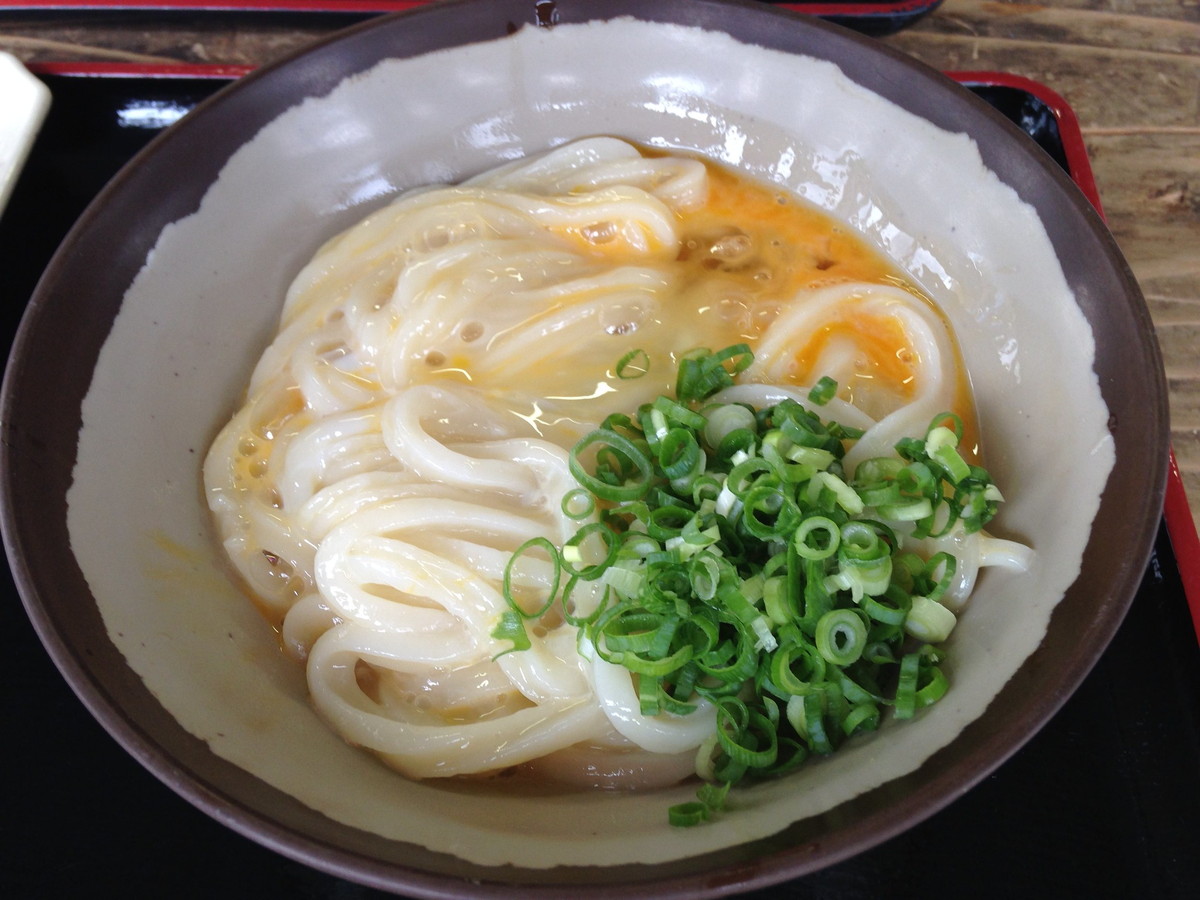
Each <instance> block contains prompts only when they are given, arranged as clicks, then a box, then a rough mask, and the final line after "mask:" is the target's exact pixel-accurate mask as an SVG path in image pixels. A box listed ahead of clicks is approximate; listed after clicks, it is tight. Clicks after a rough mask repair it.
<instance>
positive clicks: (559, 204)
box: [204, 138, 1028, 786]
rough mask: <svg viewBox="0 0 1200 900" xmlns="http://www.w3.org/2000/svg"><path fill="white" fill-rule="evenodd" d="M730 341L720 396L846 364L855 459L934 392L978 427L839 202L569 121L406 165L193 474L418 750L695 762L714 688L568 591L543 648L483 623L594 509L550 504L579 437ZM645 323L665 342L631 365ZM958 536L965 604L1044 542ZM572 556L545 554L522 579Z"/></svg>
mask: <svg viewBox="0 0 1200 900" xmlns="http://www.w3.org/2000/svg"><path fill="white" fill-rule="evenodd" d="M735 341H746V342H748V343H750V344H751V346H752V347H753V348H754V351H755V362H754V365H753V366H752V368H751V369H750V370H748V371H747V372H746V373H744V376H743V379H742V380H743V382H744V383H743V384H740V385H738V386H737V387H733V388H730V389H728V390H727V391H726V392H725V393H724V395H723V396H719V397H717V398H716V399H717V400H730V401H741V402H748V403H751V404H754V405H755V406H765V405H769V404H770V403H773V402H777V401H778V400H779V399H781V398H783V397H794V398H797V399H801V400H803V398H804V395H805V393H806V390H807V389H806V387H805V385H806V384H809V383H811V382H812V381H815V380H816V379H817V378H819V377H820V376H822V375H828V376H831V377H833V378H835V379H837V380H838V382H839V383H840V384H841V385H842V386H843V390H842V392H841V394H840V395H839V398H837V399H835V400H834V401H832V402H831V404H830V405H829V406H828V407H827V408H826V411H825V412H824V413H823V414H824V415H827V416H829V417H830V418H833V419H836V420H838V421H840V422H842V423H843V424H846V425H850V426H854V427H860V428H863V429H865V434H864V436H863V438H862V439H861V441H859V443H858V444H857V445H856V446H855V447H854V448H852V449H851V450H850V452H849V454H848V456H847V457H846V460H845V465H846V469H847V472H848V473H851V474H852V472H853V467H854V465H856V464H857V462H858V461H859V460H861V459H863V458H867V457H869V456H874V455H879V454H881V453H887V452H889V450H890V448H891V446H892V445H893V444H894V443H895V441H896V440H897V439H899V438H900V437H903V436H906V435H913V434H921V433H923V432H924V429H925V427H926V426H927V425H928V422H929V420H930V418H931V417H932V416H933V415H935V414H936V413H938V412H939V411H942V410H947V409H952V410H955V411H956V412H958V413H959V414H960V415H961V416H962V417H963V419H964V420H965V421H966V422H967V423H968V435H969V436H971V441H965V442H964V446H967V447H970V446H971V442H972V441H973V440H975V438H974V431H973V428H972V426H971V422H972V421H973V420H972V416H971V412H972V410H971V403H970V397H969V393H968V390H967V385H966V379H965V375H964V373H963V371H962V368H961V365H960V362H959V359H958V356H957V353H958V351H957V348H956V345H955V343H954V341H953V339H952V336H951V335H950V333H949V331H948V329H947V327H946V324H945V322H944V320H943V319H942V318H941V316H940V315H939V314H938V313H937V311H936V310H935V309H934V308H933V307H932V306H931V305H930V304H929V303H928V301H926V300H925V299H924V298H923V297H921V296H920V295H919V293H917V292H915V291H914V290H912V289H911V288H909V287H907V286H905V285H904V284H903V282H902V281H901V279H900V278H899V277H898V276H897V274H896V273H895V272H894V271H893V270H892V269H891V268H889V267H888V265H887V264H886V263H885V262H884V261H882V260H881V259H880V258H879V257H877V256H876V255H874V254H873V253H871V252H869V251H867V250H866V249H865V248H863V247H862V246H861V245H860V244H858V243H857V242H856V240H855V239H854V238H853V237H852V236H851V235H849V234H846V233H843V232H842V231H840V229H838V228H837V227H836V226H835V225H833V224H832V223H831V222H830V221H829V220H828V219H826V218H825V217H824V215H823V214H821V213H819V212H816V211H814V210H811V209H808V208H807V207H804V206H802V205H800V204H799V202H798V201H796V200H795V199H793V198H789V197H787V196H784V195H782V194H780V193H779V192H778V191H774V190H772V189H771V188H769V187H767V186H764V185H758V184H755V183H751V182H748V181H746V180H744V179H740V178H738V177H736V176H734V175H732V174H731V173H729V172H726V171H724V170H722V169H719V168H716V167H712V166H709V165H707V164H706V163H704V162H702V161H700V160H697V159H693V158H686V157H674V156H649V155H645V154H643V153H642V152H640V151H639V150H638V149H637V148H635V147H633V146H631V145H629V144H626V143H624V142H622V141H619V140H616V139H610V138H598V139H590V140H585V141H580V142H577V143H574V144H571V145H568V146H565V147H561V148H559V149H557V150H554V151H552V152H549V153H547V154H545V155H543V156H540V157H537V158H533V159H529V160H525V161H521V162H519V163H516V164H512V165H509V166H506V167H504V168H501V169H498V170H495V171H492V172H489V173H487V174H485V175H482V176H480V177H478V178H475V179H473V180H470V181H467V182H465V183H463V184H461V185H459V186H455V187H437V188H427V189H421V190H416V191H412V192H410V193H407V194H405V195H403V196H401V197H400V198H399V199H397V200H396V201H395V202H394V203H392V204H391V205H389V206H387V207H385V208H383V209H380V210H379V211H377V212H375V213H373V214H372V215H370V216H368V217H367V218H366V219H364V220H363V221H362V222H360V223H359V224H357V225H356V226H354V227H352V228H351V229H349V230H348V231H346V232H345V233H343V234H341V235H339V236H337V237H336V238H334V239H333V240H331V241H330V242H329V243H327V244H326V245H325V246H324V247H322V248H321V250H320V251H319V252H318V253H317V254H316V256H315V257H314V258H313V259H312V261H311V262H310V263H309V264H308V265H307V266H306V267H305V268H304V269H303V270H302V271H301V272H300V274H299V275H298V277H297V278H296V279H295V282H294V283H293V284H292V286H291V288H290V290H289V292H288V294H287V298H286V302H285V305H284V309H283V314H282V320H281V323H280V330H279V334H278V336H277V337H276V338H275V340H274V341H273V342H272V344H271V345H270V347H268V349H267V350H266V352H265V353H264V355H263V357H262V359H261V360H260V361H259V363H258V365H257V367H256V368H255V370H254V373H253V376H252V378H251V381H250V385H249V388H248V391H247V396H246V400H245V404H244V405H243V406H242V408H241V409H240V410H239V411H238V412H237V414H236V415H235V416H234V418H233V420H232V421H231V422H230V423H229V424H228V425H227V426H226V427H225V428H224V429H223V430H222V432H221V433H220V435H219V436H218V437H217V439H216V441H215V442H214V444H213V446H212V448H211V450H210V452H209V455H208V457H207V460H206V463H205V469H204V479H205V486H206V489H207V495H208V500H209V504H210V506H211V509H212V511H213V513H214V516H215V521H216V525H217V528H218V531H219V534H220V536H221V539H222V541H223V543H224V547H225V549H226V551H227V553H228V555H229V558H230V559H231V561H232V563H233V565H234V566H235V568H236V570H237V572H238V573H239V575H240V577H241V578H242V580H243V581H244V583H245V585H246V587H247V588H248V590H249V592H250V593H251V594H252V595H253V596H254V597H255V598H256V601H257V602H258V603H259V605H260V607H261V608H262V610H263V611H264V613H265V614H266V615H267V616H268V617H269V618H270V619H271V620H272V621H273V622H275V623H276V624H277V625H278V627H279V628H280V631H281V635H282V640H283V644H284V648H285V650H286V651H287V652H288V653H289V654H290V655H292V656H294V657H295V658H296V659H297V660H300V661H303V663H304V665H305V666H306V671H307V678H308V684H309V688H310V691H311V695H312V700H313V703H314V704H315V706H316V708H317V710H318V711H319V712H320V714H321V715H322V716H323V717H324V718H325V719H326V720H327V721H328V722H329V723H330V724H331V725H332V727H333V728H335V729H336V730H337V731H338V732H339V733H340V734H341V735H343V736H344V737H345V738H346V740H348V741H350V742H352V743H353V744H356V745H359V746H362V747H365V748H367V749H368V750H371V751H373V752H374V753H376V754H378V755H379V756H380V757H381V758H382V759H384V760H385V761H386V762H387V763H388V764H389V765H391V766H393V767H395V768H396V769H398V770H400V771H401V772H403V773H405V774H406V775H409V776H411V777H416V778H428V777H439V776H441V777H444V776H454V775H474V774H483V773H491V772H496V771H498V770H504V769H507V768H510V767H514V766H526V767H528V768H530V769H532V770H534V771H537V772H540V773H541V774H544V775H547V776H548V777H552V778H555V779H558V780H565V781H570V782H575V783H581V784H594V785H600V786H625V785H656V784H665V783H672V782H675V781H678V780H679V779H680V778H682V777H684V776H686V775H688V774H689V773H691V772H692V771H693V770H694V757H695V751H696V748H697V747H698V746H699V745H700V744H701V743H702V742H703V741H704V740H705V738H706V736H707V735H709V734H710V733H711V732H712V730H713V728H714V711H713V709H712V707H711V706H710V705H709V704H708V703H707V702H705V701H700V703H699V708H698V709H697V711H696V712H694V713H693V714H691V715H687V716H675V715H670V714H665V713H664V714H661V715H658V716H645V715H643V714H642V713H641V711H640V707H639V703H638V698H637V693H636V689H635V684H634V682H633V676H631V674H630V673H629V672H628V671H627V670H625V669H623V668H620V667H618V666H614V665H612V664H610V663H607V662H605V661H604V660H602V659H600V658H599V657H598V656H596V655H595V654H591V655H590V656H589V655H588V654H587V653H586V645H585V647H584V650H585V652H583V653H581V652H580V650H579V649H578V645H577V634H576V631H575V629H574V628H573V627H572V626H570V625H568V624H566V623H564V622H562V621H561V619H558V618H555V616H554V614H553V613H548V614H547V615H546V616H545V617H543V619H542V620H541V621H540V622H537V623H536V627H535V628H531V629H529V631H530V637H531V639H532V643H533V646H532V647H531V649H529V650H527V651H523V652H515V653H504V651H506V650H508V649H510V644H509V642H508V641H505V640H499V639H497V638H495V637H493V636H492V632H493V630H494V629H495V628H496V625H497V622H498V620H499V618H500V617H501V615H502V614H503V613H504V611H505V610H506V609H507V603H506V600H505V598H504V596H503V592H502V589H501V582H502V580H503V576H504V570H505V566H506V565H507V564H508V562H509V559H510V558H511V556H512V554H513V552H514V551H515V550H516V549H517V548H518V547H520V546H521V545H522V544H524V543H525V542H526V541H528V540H529V539H531V538H534V537H545V538H548V539H549V540H550V541H551V542H553V543H554V544H556V545H561V544H562V543H563V542H564V541H566V540H567V539H568V538H569V537H570V536H571V535H572V534H574V533H575V531H576V530H577V529H578V527H579V522H578V521H575V520H572V519H569V518H568V517H567V516H566V515H565V513H564V512H563V510H562V508H561V500H562V498H563V496H564V494H566V493H567V492H568V491H570V490H571V489H572V488H574V487H575V482H574V479H573V478H572V476H571V475H570V473H569V471H568V468H567V452H566V450H565V449H564V448H568V447H570V446H572V445H573V444H574V443H575V441H577V440H578V439H579V438H580V437H581V436H582V435H584V434H586V433H587V432H588V431H590V430H591V429H592V428H594V427H595V426H596V425H597V424H598V423H599V422H600V421H601V420H602V419H603V418H604V417H605V416H606V415H608V414H609V413H610V412H614V411H632V410H634V409H636V408H637V406H638V405H639V404H641V403H645V402H649V401H651V400H653V398H654V397H655V396H657V395H658V394H662V393H670V391H671V388H672V383H673V376H674V372H675V365H676V360H677V358H678V354H679V353H682V352H684V351H687V350H689V349H691V348H694V347H697V346H709V347H720V346H725V345H728V344H729V343H732V342H735ZM633 348H639V349H641V350H644V351H645V353H646V358H647V359H649V361H650V363H649V371H648V372H647V373H646V375H645V377H642V378H638V379H622V378H618V377H616V376H615V374H614V372H613V366H614V364H615V362H616V361H617V360H618V359H619V358H621V357H622V356H623V355H624V354H625V353H626V352H628V351H629V350H631V349H633ZM939 547H941V548H944V549H950V550H951V551H952V552H954V553H955V554H956V555H957V556H958V557H959V567H958V573H957V575H956V579H955V584H954V586H953V587H952V588H951V590H950V591H949V592H948V595H947V596H946V597H945V598H943V600H944V602H945V603H946V604H947V605H948V606H950V607H951V608H955V606H957V605H961V603H962V602H963V600H965V598H966V596H967V594H968V593H969V592H970V590H971V589H972V587H973V585H974V581H975V578H976V573H977V572H978V569H979V568H980V566H984V565H992V564H996V565H1005V566H1010V567H1018V568H1019V567H1022V566H1024V565H1025V564H1026V561H1027V559H1026V555H1027V552H1028V551H1027V550H1026V549H1025V548H1024V547H1022V546H1020V545H1017V544H1012V543H1010V542H1007V541H1000V540H998V539H995V538H992V537H990V536H988V535H986V534H983V533H979V534H974V535H965V534H963V533H962V531H961V530H956V531H954V532H952V533H951V534H950V535H948V536H947V537H945V538H943V539H941V541H940V544H939ZM931 549H934V548H931ZM553 576H554V573H553V571H552V569H551V563H549V562H546V563H544V564H543V563H539V562H538V561H537V560H535V559H533V558H531V557H529V556H526V557H523V563H522V565H521V567H520V569H519V572H518V573H517V576H516V578H517V584H516V587H517V589H518V590H519V591H520V590H523V591H526V592H529V593H536V592H537V591H538V590H539V589H540V590H541V591H543V592H545V591H546V590H548V589H549V588H550V586H551V583H552V581H553ZM576 602H583V603H585V604H586V602H587V598H586V597H584V598H582V599H581V598H578V597H577V598H576ZM593 602H594V598H593ZM584 611H586V610H584Z"/></svg>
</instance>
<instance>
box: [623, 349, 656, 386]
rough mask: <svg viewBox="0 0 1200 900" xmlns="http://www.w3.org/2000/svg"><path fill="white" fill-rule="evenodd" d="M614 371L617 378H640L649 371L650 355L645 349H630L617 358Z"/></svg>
mask: <svg viewBox="0 0 1200 900" xmlns="http://www.w3.org/2000/svg"><path fill="white" fill-rule="evenodd" d="M615 371H616V374H617V377H618V378H622V379H630V378H641V377H642V376H643V375H645V374H646V373H647V372H649V371H650V357H649V356H648V355H647V354H646V351H645V350H630V351H629V352H628V353H626V354H625V355H624V356H622V357H621V358H620V359H619V360H617V367H616V369H615Z"/></svg>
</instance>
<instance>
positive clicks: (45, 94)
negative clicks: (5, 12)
mask: <svg viewBox="0 0 1200 900" xmlns="http://www.w3.org/2000/svg"><path fill="white" fill-rule="evenodd" d="M0 98H3V99H2V101H0V215H2V214H3V213H4V207H5V205H6V204H7V203H8V198H9V196H10V195H11V194H12V189H13V186H14V185H16V183H17V177H18V176H19V175H20V173H21V168H22V166H24V165H25V160H26V158H27V157H28V155H29V151H30V149H31V148H32V147H33V141H34V138H35V137H36V136H37V133H38V129H39V128H41V125H42V121H43V120H44V119H45V118H46V112H47V110H49V108H50V89H49V88H47V87H46V85H44V84H43V83H42V82H40V81H38V79H37V78H35V77H34V76H33V75H32V74H30V72H29V70H28V69H26V68H25V66H24V65H22V64H21V62H20V61H19V60H18V59H17V58H16V57H14V56H13V55H12V54H9V53H3V52H0Z"/></svg>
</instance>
